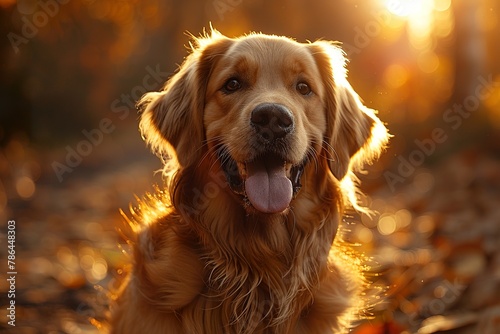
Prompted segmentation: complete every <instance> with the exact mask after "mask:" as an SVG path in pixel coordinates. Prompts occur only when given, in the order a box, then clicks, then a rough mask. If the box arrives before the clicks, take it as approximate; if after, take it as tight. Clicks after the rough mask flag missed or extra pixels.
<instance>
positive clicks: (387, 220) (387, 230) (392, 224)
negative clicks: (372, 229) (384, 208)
mask: <svg viewBox="0 0 500 334" xmlns="http://www.w3.org/2000/svg"><path fill="white" fill-rule="evenodd" d="M377 228H378V231H379V232H380V234H382V235H390V234H392V233H394V232H395V231H396V220H395V219H394V217H393V216H383V217H381V218H380V219H379V221H378V225H377Z"/></svg>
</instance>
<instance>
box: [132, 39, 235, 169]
mask: <svg viewBox="0 0 500 334" xmlns="http://www.w3.org/2000/svg"><path fill="white" fill-rule="evenodd" d="M231 43H232V40H231V39H229V38H227V37H225V36H223V35H221V34H220V33H218V32H217V31H215V30H213V31H212V34H211V36H206V37H201V38H198V39H195V40H194V43H193V44H194V45H191V47H192V53H191V54H190V55H188V56H187V57H186V59H185V61H184V63H183V64H182V65H181V66H180V68H179V71H178V72H177V73H175V74H174V75H173V76H172V78H170V79H169V80H168V81H167V82H166V83H165V86H164V88H163V90H162V91H160V92H150V93H147V94H145V95H144V96H143V97H142V98H141V100H140V101H139V103H138V107H139V110H141V111H142V115H141V120H140V124H139V127H140V130H141V134H142V136H143V138H144V139H145V140H146V142H147V143H148V144H149V145H150V146H151V149H152V150H153V151H154V152H155V153H157V154H158V155H160V156H164V155H167V156H170V155H171V153H172V151H171V149H170V148H173V149H174V151H175V155H176V158H177V161H178V163H179V164H180V165H181V166H183V167H186V166H188V165H191V164H193V163H195V162H196V161H197V160H198V159H199V157H200V155H201V154H202V151H201V148H202V145H203V140H204V137H205V134H204V129H203V109H204V104H205V92H206V86H207V83H208V79H209V77H210V73H211V70H212V68H213V65H214V62H216V61H217V59H218V56H220V55H223V54H224V53H225V51H226V50H227V49H228V48H229V46H230V45H231Z"/></svg>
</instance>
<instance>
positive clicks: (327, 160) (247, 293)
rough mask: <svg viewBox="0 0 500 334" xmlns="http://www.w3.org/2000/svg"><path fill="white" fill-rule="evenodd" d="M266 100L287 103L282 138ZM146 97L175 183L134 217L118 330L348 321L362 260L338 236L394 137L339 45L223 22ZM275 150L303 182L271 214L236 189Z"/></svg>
mask: <svg viewBox="0 0 500 334" xmlns="http://www.w3.org/2000/svg"><path fill="white" fill-rule="evenodd" d="M266 103H271V104H273V105H279V106H284V107H283V108H284V109H285V110H288V112H285V114H287V115H288V116H287V117H289V118H290V119H291V120H293V129H292V128H287V129H286V130H287V133H286V135H284V138H280V139H274V138H271V139H269V138H267V139H262V138H261V137H259V134H257V133H256V129H257V128H258V126H255V124H253V123H252V122H253V120H252V122H250V121H249V119H250V117H251V114H252V112H254V110H255V109H256V108H257V106H259V105H262V104H266ZM139 105H140V107H141V108H142V115H141V121H140V129H141V132H142V134H143V137H144V138H145V140H146V141H147V142H148V143H149V144H150V146H151V147H152V149H153V150H154V151H155V152H157V153H158V154H159V155H160V156H161V157H162V158H163V159H164V161H165V163H166V167H165V179H166V186H167V187H166V190H164V191H158V193H157V194H155V195H149V196H148V197H147V198H146V199H145V200H144V201H142V202H140V203H139V208H138V210H139V211H140V212H136V214H135V218H134V219H132V221H131V225H132V227H133V230H134V232H133V235H132V236H131V243H132V245H133V249H134V253H133V257H134V261H133V268H132V270H131V272H130V274H129V276H128V278H127V281H126V282H125V283H124V285H123V288H122V289H121V291H120V292H119V293H118V295H117V297H116V303H115V305H114V307H113V309H112V318H111V321H110V323H111V332H112V333H121V334H126V333H148V334H155V333H189V334H192V333H193V334H194V333H199V334H202V333H237V334H242V333H249V334H250V333H283V334H288V333H308V334H313V333H340V332H343V331H345V330H346V328H348V326H349V323H350V321H351V320H352V319H353V318H354V317H355V316H356V315H357V313H358V311H359V308H360V307H363V301H362V298H361V297H360V295H361V289H362V284H363V283H362V282H363V278H362V275H361V269H362V264H361V263H360V259H359V258H357V257H356V255H354V254H353V253H349V249H348V248H347V247H344V246H342V243H341V242H340V241H337V240H338V239H339V238H338V236H337V239H336V240H335V241H334V239H335V237H336V235H337V231H338V229H339V221H340V220H341V217H342V209H343V206H344V204H346V203H345V202H346V201H348V200H349V198H351V199H352V198H353V194H354V186H353V182H352V177H353V176H352V171H353V169H354V168H356V167H359V166H361V164H362V163H364V162H367V161H370V160H371V159H373V158H376V157H377V156H378V154H379V152H380V150H381V149H382V148H383V146H384V144H385V143H386V141H387V138H388V135H387V131H386V129H385V127H384V126H383V124H382V123H381V122H380V121H379V120H378V118H377V117H376V115H375V113H374V111H373V110H371V109H368V108H366V107H365V106H363V104H362V103H361V102H360V99H359V97H358V96H357V95H356V93H354V91H353V90H352V88H351V87H350V85H349V83H348V82H347V80H346V70H345V58H344V54H343V52H342V51H341V49H340V48H339V47H338V46H337V45H336V44H335V43H331V42H326V41H318V42H314V43H307V44H302V43H298V42H295V41H293V40H290V39H288V38H285V37H276V36H267V35H263V34H251V35H248V36H244V37H241V38H236V39H231V38H227V37H225V36H223V35H221V34H220V33H218V32H216V31H212V33H211V35H210V36H204V37H201V38H198V39H195V40H194V46H192V53H191V54H190V55H189V56H188V57H187V58H186V60H185V61H184V63H183V64H182V66H181V67H180V69H179V71H178V72H177V73H176V74H175V75H174V76H173V77H172V78H171V79H170V80H169V81H168V82H167V83H166V85H165V87H164V89H163V90H162V91H160V92H152V93H148V94H146V95H145V96H144V97H143V98H142V100H141V101H140V103H139ZM280 108H281V107H280ZM265 130H269V129H268V128H266V129H265ZM273 131H274V130H273ZM256 137H259V138H256ZM268 139H269V140H268ZM263 142H265V143H266V144H265V145H264V146H266V147H268V148H269V147H270V148H269V149H268V148H263V145H260V144H259V143H263ZM269 142H271V144H269ZM268 150H272V151H273V152H274V153H269V152H268ZM275 152H278V153H275ZM276 154H277V155H279V158H276V159H283V162H284V167H283V168H284V169H283V170H282V169H279V168H281V167H279V166H278V167H276V168H278V169H279V170H280V171H281V172H280V173H286V176H287V177H288V178H291V177H292V176H291V175H292V174H293V175H298V178H299V180H298V181H297V180H296V182H294V183H293V186H294V188H293V190H294V194H293V198H292V199H291V202H290V203H289V205H288V207H287V208H286V209H280V210H281V211H280V212H271V213H269V212H260V211H259V210H258V209H256V207H255V206H254V205H253V203H254V202H252V201H249V200H248V198H247V194H246V193H245V192H239V191H236V190H235V189H236V188H238V187H239V186H240V185H239V183H238V182H240V181H243V182H248V177H249V176H248V175H247V174H249V173H250V170H249V169H250V166H249V164H250V162H249V161H251V160H255V159H259V157H261V156H262V155H264V156H265V157H271V158H270V159H275V155H276ZM280 161H281V160H280ZM230 162H234V163H232V164H231V163H230ZM228 166H230V167H232V168H233V170H232V171H231V170H228ZM266 166H267V165H266ZM297 166H299V167H297ZM300 168H303V174H302V173H301V172H300V173H299V172H297V170H300ZM231 173H233V174H231ZM294 173H295V174H294ZM231 175H232V176H231ZM231 177H234V178H235V179H231ZM235 180H236V181H235ZM287 184H288V183H287ZM245 186H246V185H245ZM247 189H248V188H247ZM240 190H241V189H240ZM247 192H248V191H247ZM274 200H275V199H272V198H271V201H274ZM352 204H354V205H355V203H352Z"/></svg>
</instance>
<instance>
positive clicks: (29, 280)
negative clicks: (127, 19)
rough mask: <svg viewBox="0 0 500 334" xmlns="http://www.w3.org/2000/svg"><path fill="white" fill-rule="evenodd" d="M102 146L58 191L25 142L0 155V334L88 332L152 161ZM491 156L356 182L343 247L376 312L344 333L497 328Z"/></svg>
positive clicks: (460, 156) (496, 215) (118, 262)
mask: <svg viewBox="0 0 500 334" xmlns="http://www.w3.org/2000/svg"><path fill="white" fill-rule="evenodd" d="M119 142H120V143H121V144H120V145H121V146H118V147H117V146H114V145H116V144H109V147H108V146H106V145H108V144H106V143H104V144H103V146H102V147H100V148H99V152H96V153H95V155H94V156H92V157H91V158H92V159H90V158H89V159H88V160H87V161H86V162H85V163H84V164H82V166H80V167H79V168H78V170H75V171H74V172H73V173H71V174H68V175H65V179H64V180H63V182H57V181H55V177H54V171H53V169H52V168H51V163H52V162H53V161H55V159H57V158H58V157H57V156H55V155H54V154H52V153H51V152H40V151H37V150H35V149H34V148H33V147H31V146H30V145H29V143H28V142H27V141H26V140H23V139H22V138H18V139H16V140H13V141H11V142H10V143H9V144H8V145H7V146H6V147H5V148H4V149H2V152H1V159H0V176H1V187H2V189H0V190H1V197H0V204H1V209H2V210H1V216H0V218H1V220H2V221H1V224H0V226H2V227H1V230H0V231H1V233H0V244H1V245H2V247H1V249H0V254H1V258H2V262H3V263H2V264H1V268H2V277H4V274H5V273H7V272H8V269H7V263H6V262H7V260H3V259H7V255H8V249H7V246H6V245H7V240H8V237H7V230H8V228H7V221H9V220H15V222H16V223H15V226H16V229H15V232H16V234H15V235H16V239H15V266H16V267H15V270H16V272H17V275H16V277H15V278H16V280H15V306H16V310H15V325H16V326H15V327H12V326H11V325H9V324H8V322H9V321H11V320H9V317H8V315H9V311H8V310H7V303H8V302H9V300H10V299H9V300H8V298H6V295H7V292H8V289H9V285H8V284H7V285H6V283H5V282H6V281H5V279H2V283H1V285H0V287H1V290H2V291H1V294H2V297H1V299H0V300H1V306H2V307H1V309H0V331H2V332H6V333H75V334H77V333H97V332H98V330H97V329H96V327H95V326H94V325H95V321H94V320H102V318H103V316H104V314H105V313H106V311H107V309H108V297H109V290H110V289H112V286H113V281H114V280H115V279H116V278H117V277H119V276H120V275H121V272H122V271H121V270H122V268H123V266H124V265H125V264H126V263H127V257H126V256H125V255H124V254H123V252H122V248H121V247H119V237H118V233H117V231H116V230H117V227H119V225H120V222H121V221H122V218H121V216H120V213H119V208H123V209H124V210H125V211H127V208H128V203H130V202H133V201H134V194H137V195H139V196H141V195H142V194H143V193H144V192H146V191H151V190H153V187H152V184H153V183H154V182H159V180H160V178H159V177H158V175H157V176H154V174H153V172H154V170H155V169H158V168H159V166H160V165H159V162H157V161H156V160H155V159H154V158H152V157H151V156H150V155H149V153H148V152H147V150H146V149H145V148H144V146H143V144H142V143H141V144H137V143H136V142H134V143H129V141H128V139H126V138H125V139H124V138H121V139H120V140H119ZM495 152H498V150H497V148H496V147H484V148H482V149H466V150H460V151H457V152H455V153H451V154H449V155H447V156H446V157H443V158H442V159H440V160H439V161H438V162H437V163H435V164H433V165H431V166H428V165H425V164H424V165H422V166H419V167H418V168H415V170H414V171H413V173H411V176H409V177H407V179H405V182H401V183H400V184H398V185H397V187H393V188H391V187H389V186H388V185H387V180H386V178H385V177H384V170H378V172H376V173H375V175H376V176H377V177H376V178H371V179H370V178H369V175H370V174H368V175H366V176H362V179H364V180H363V181H365V182H364V184H365V186H364V187H363V189H364V190H365V192H366V193H367V195H368V196H367V198H366V200H365V201H366V204H367V205H369V206H370V207H371V208H372V209H374V210H376V211H377V214H376V215H375V216H374V217H372V218H371V219H370V218H368V217H366V216H360V217H359V219H355V220H356V221H355V222H354V223H350V224H349V226H348V228H349V229H350V231H351V232H350V233H349V236H348V239H349V241H351V242H353V243H356V244H358V246H357V247H358V248H359V250H360V251H362V252H364V253H366V254H368V255H370V256H372V261H370V266H371V268H370V271H371V272H370V278H371V280H372V281H373V283H372V286H373V287H374V290H377V289H380V288H382V289H384V290H385V292H384V296H382V298H381V302H380V303H379V304H378V305H377V306H376V307H374V309H373V310H372V316H371V317H370V318H369V319H365V320H364V321H362V322H361V324H360V325H359V326H358V327H357V329H356V330H355V331H354V333H357V334H367V333H441V332H445V333H460V334H462V333H463V334H469V333H470V334H472V333H486V334H489V333H491V334H494V333H498V332H499V329H500V172H499V171H500V155H498V153H495Z"/></svg>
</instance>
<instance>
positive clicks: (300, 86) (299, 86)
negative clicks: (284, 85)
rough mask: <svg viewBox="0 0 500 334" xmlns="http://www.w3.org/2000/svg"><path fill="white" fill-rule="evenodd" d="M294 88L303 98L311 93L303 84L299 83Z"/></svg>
mask: <svg viewBox="0 0 500 334" xmlns="http://www.w3.org/2000/svg"><path fill="white" fill-rule="evenodd" d="M296 88H297V91H298V92H299V93H300V94H302V95H304V96H307V95H311V93H312V90H311V87H309V85H308V84H306V83H305V82H299V83H298V84H297V87H296Z"/></svg>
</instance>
